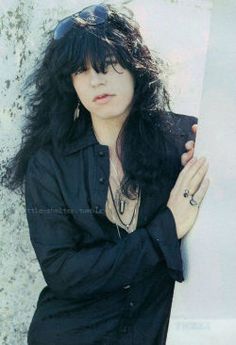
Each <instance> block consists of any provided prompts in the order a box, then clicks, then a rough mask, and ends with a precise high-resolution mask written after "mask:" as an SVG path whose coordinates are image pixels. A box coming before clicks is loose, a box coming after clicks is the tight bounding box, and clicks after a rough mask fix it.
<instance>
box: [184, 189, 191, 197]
mask: <svg viewBox="0 0 236 345" xmlns="http://www.w3.org/2000/svg"><path fill="white" fill-rule="evenodd" d="M189 193H190V192H189V189H185V190H184V194H183V196H184V197H185V198H187V197H188V196H189Z"/></svg>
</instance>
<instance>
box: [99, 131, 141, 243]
mask: <svg viewBox="0 0 236 345" xmlns="http://www.w3.org/2000/svg"><path fill="white" fill-rule="evenodd" d="M93 130H94V128H93ZM94 134H95V136H96V138H97V135H96V133H95V130H94ZM97 141H98V142H99V140H98V138H97ZM110 163H111V167H112V169H113V170H114V172H115V175H116V181H117V185H118V186H117V188H116V190H115V196H114V194H113V191H112V188H111V185H110V181H109V179H108V184H109V191H110V195H111V200H112V203H113V205H114V209H115V212H116V216H117V218H118V219H119V221H120V224H122V225H123V227H124V228H125V229H126V231H127V232H132V231H133V230H134V229H133V230H132V229H131V228H132V225H134V221H135V220H136V217H137V211H138V207H139V205H140V201H141V190H140V188H138V189H136V193H138V197H137V199H136V200H137V201H136V204H135V207H134V211H133V214H132V217H131V220H130V222H129V223H125V222H123V220H122V219H121V216H122V215H124V214H125V211H126V209H127V207H128V204H129V202H130V199H129V198H127V197H126V196H125V195H123V193H122V192H121V188H120V182H121V180H120V178H119V176H118V173H117V171H116V168H115V164H114V163H113V161H112V159H111V157H110ZM113 176H114V175H113ZM107 207H108V209H109V211H110V214H111V217H112V219H113V222H115V224H116V228H117V231H118V234H119V237H120V238H121V235H120V230H119V225H118V224H117V218H116V217H115V216H114V211H112V209H111V206H110V203H109V199H108V200H107Z"/></svg>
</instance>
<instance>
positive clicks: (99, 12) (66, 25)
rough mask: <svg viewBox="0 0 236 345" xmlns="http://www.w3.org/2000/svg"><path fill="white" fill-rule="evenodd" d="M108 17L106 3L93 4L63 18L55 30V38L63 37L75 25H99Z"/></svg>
mask: <svg viewBox="0 0 236 345" xmlns="http://www.w3.org/2000/svg"><path fill="white" fill-rule="evenodd" d="M107 18H108V8H107V6H106V5H105V4H99V5H91V6H88V7H85V8H84V9H83V10H81V11H79V12H76V13H74V14H72V15H71V16H69V17H66V18H64V19H63V20H61V21H60V22H59V23H58V24H57V26H56V28H55V30H54V36H53V38H54V40H59V39H61V38H63V37H64V36H65V35H66V34H67V33H68V32H69V31H70V30H71V29H72V27H74V26H75V25H81V26H86V25H98V24H102V23H104V22H105V21H106V20H107Z"/></svg>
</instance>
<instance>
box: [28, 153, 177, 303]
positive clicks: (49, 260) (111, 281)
mask: <svg viewBox="0 0 236 345" xmlns="http://www.w3.org/2000/svg"><path fill="white" fill-rule="evenodd" d="M52 159H53V158H52V156H51V155H50V159H49V157H48V152H46V151H44V152H43V153H42V154H41V155H37V154H35V155H33V156H32V157H31V159H30V161H29V163H28V169H27V173H26V178H25V202H26V217H27V221H28V225H29V233H30V240H31V243H32V246H33V248H34V250H35V253H36V257H37V259H38V262H39V264H40V267H41V270H42V274H43V276H44V279H45V281H46V283H47V285H48V286H49V287H50V289H51V290H52V291H53V292H54V294H55V295H57V296H59V297H61V298H66V299H76V300H79V299H83V300H84V299H86V298H92V297H94V296H96V297H97V296H98V295H99V294H101V295H104V294H107V293H112V292H113V291H114V290H117V289H120V288H123V287H124V286H126V285H127V284H130V285H132V283H134V282H136V281H138V280H140V279H143V278H144V277H145V275H147V274H150V272H152V271H154V270H155V269H156V267H157V265H158V264H161V263H162V264H164V265H166V266H167V268H168V272H169V274H170V276H171V278H172V279H173V280H177V281H179V282H182V281H183V280H184V278H183V269H182V260H181V252H180V240H179V239H178V238H177V233H176V226H175V222H174V218H173V215H172V213H171V211H170V209H169V208H168V207H163V208H162V209H160V211H159V212H158V213H157V214H156V216H155V217H154V219H153V220H152V221H151V222H150V223H149V224H148V226H146V227H142V228H137V229H136V230H135V231H134V232H132V233H131V234H129V235H128V236H126V237H124V238H121V239H120V240H119V241H118V242H117V243H112V242H110V241H100V242H99V241H97V243H96V244H94V245H93V246H83V242H82V236H81V237H79V234H80V232H81V229H80V228H79V225H78V224H76V223H75V222H74V220H73V218H72V216H71V215H70V214H67V213H66V212H59V210H63V209H65V208H66V205H65V201H64V199H63V194H62V193H61V190H60V187H59V184H58V180H57V178H56V176H55V172H54V170H53V166H52ZM55 211H57V212H55ZM79 238H81V240H80V242H79V240H78V239H79ZM78 242H79V243H78Z"/></svg>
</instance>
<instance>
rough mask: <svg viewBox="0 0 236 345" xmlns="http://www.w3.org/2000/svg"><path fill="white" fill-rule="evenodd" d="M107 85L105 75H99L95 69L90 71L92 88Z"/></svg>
mask: <svg viewBox="0 0 236 345" xmlns="http://www.w3.org/2000/svg"><path fill="white" fill-rule="evenodd" d="M105 83H106V77H105V74H104V73H97V72H96V71H95V70H94V69H93V68H91V69H90V84H91V86H92V87H96V86H98V85H100V84H102V85H104V84H105Z"/></svg>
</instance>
